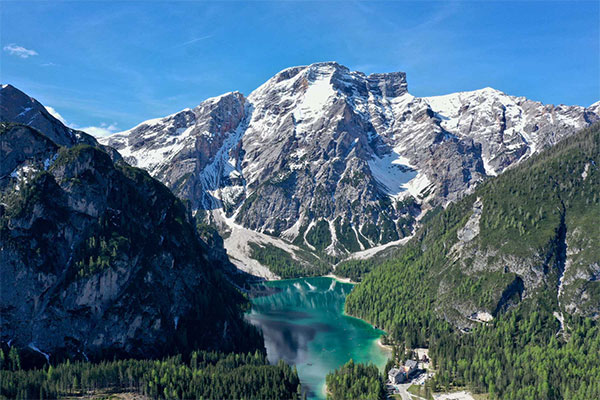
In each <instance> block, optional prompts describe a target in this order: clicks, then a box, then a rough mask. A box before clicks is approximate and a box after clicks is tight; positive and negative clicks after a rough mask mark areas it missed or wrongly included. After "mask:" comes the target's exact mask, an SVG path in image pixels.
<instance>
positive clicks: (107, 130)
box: [78, 122, 119, 137]
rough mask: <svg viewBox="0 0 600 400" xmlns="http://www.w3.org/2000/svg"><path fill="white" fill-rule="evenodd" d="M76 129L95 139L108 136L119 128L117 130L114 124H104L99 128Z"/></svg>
mask: <svg viewBox="0 0 600 400" xmlns="http://www.w3.org/2000/svg"><path fill="white" fill-rule="evenodd" d="M78 129H79V130H82V131H84V132H86V133H89V134H90V135H92V136H95V137H104V136H110V135H112V134H113V133H115V132H118V131H119V128H117V124H116V123H112V124H107V123H106V122H103V123H101V124H100V126H86V127H84V128H78Z"/></svg>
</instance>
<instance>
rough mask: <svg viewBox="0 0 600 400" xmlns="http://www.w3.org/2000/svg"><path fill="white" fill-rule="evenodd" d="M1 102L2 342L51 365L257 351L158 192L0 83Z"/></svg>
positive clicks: (182, 211) (179, 212)
mask: <svg viewBox="0 0 600 400" xmlns="http://www.w3.org/2000/svg"><path fill="white" fill-rule="evenodd" d="M0 104H2V109H1V113H0V117H1V120H2V121H3V122H0V159H1V160H2V163H0V260H1V262H0V286H1V287H2V290H1V291H0V311H1V314H2V319H1V327H0V332H1V333H0V335H1V336H0V339H1V341H2V342H3V343H9V345H10V346H13V347H15V346H16V347H18V348H21V349H29V353H30V358H31V357H33V358H35V354H37V357H38V359H39V358H41V359H42V360H43V357H46V358H47V359H51V360H52V361H53V362H54V361H57V360H60V359H61V358H63V357H71V358H73V357H75V358H79V359H88V358H89V359H91V360H97V359H106V358H112V357H113V356H118V357H136V358H154V357H160V356H164V355H166V354H173V353H177V352H181V353H184V354H186V353H188V352H189V351H190V350H192V349H209V350H224V351H234V350H236V351H252V352H253V351H254V350H256V349H258V350H261V351H264V350H263V349H264V345H263V343H262V338H261V336H260V335H259V333H258V332H257V331H256V330H255V329H254V328H253V327H251V326H250V325H248V324H247V323H245V322H244V321H243V318H242V309H243V308H244V307H246V305H247V300H245V299H244V297H243V296H242V295H241V294H240V293H239V292H238V290H236V289H235V288H234V287H233V286H232V285H231V284H230V283H229V281H228V280H227V279H226V278H225V276H224V273H225V272H226V270H227V268H228V264H227V262H226V260H224V259H223V257H224V254H223V252H222V251H219V249H218V248H217V249H214V248H211V247H209V245H207V244H206V243H205V242H203V241H202V240H201V239H200V238H199V236H198V234H197V233H196V229H195V227H194V222H193V221H192V220H191V218H190V216H189V215H188V212H187V210H186V208H185V206H184V205H183V204H182V202H181V201H180V200H178V199H177V198H176V197H175V196H174V195H173V194H172V193H171V192H170V190H169V189H168V188H167V187H166V186H164V185H163V184H162V183H160V182H159V181H157V180H155V179H153V178H152V177H150V175H148V173H147V172H146V171H144V170H141V169H138V168H134V167H131V166H129V165H128V164H126V163H125V162H124V161H123V160H122V159H121V158H120V156H118V154H117V153H116V152H114V150H111V151H108V150H105V149H104V148H103V147H102V146H101V145H99V144H98V143H97V142H96V141H95V139H93V138H92V137H90V136H88V135H86V134H84V133H80V132H77V131H74V130H72V129H69V128H67V127H65V126H64V125H62V124H61V123H60V121H58V120H56V119H54V118H53V117H52V116H50V115H49V114H48V113H47V111H46V110H45V108H44V107H43V106H41V104H39V103H38V102H37V101H35V100H33V99H31V98H29V97H28V96H26V95H25V94H24V93H22V92H20V91H18V90H17V89H15V88H13V87H11V86H3V87H2V90H1V91H0ZM24 106H27V107H25V108H26V109H27V110H26V111H23V113H24V114H22V113H16V111H18V110H19V109H21V108H22V107H24ZM23 115H26V117H25V118H24V119H23ZM6 121H10V122H6ZM27 123H31V125H27ZM111 156H112V158H111ZM215 243H216V242H215ZM211 245H214V243H212V244H211Z"/></svg>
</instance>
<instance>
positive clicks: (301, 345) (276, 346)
mask: <svg viewBox="0 0 600 400" xmlns="http://www.w3.org/2000/svg"><path fill="white" fill-rule="evenodd" d="M265 285H266V286H268V287H272V288H276V289H277V290H278V291H277V292H276V293H274V294H271V295H268V296H262V297H256V298H254V299H252V309H251V311H250V312H249V313H247V314H246V318H247V319H248V321H250V322H251V323H252V324H254V325H255V326H258V327H259V328H260V329H262V331H263V334H264V337H265V346H266V348H267V356H268V359H269V362H271V363H276V362H277V361H278V360H281V359H283V360H284V361H286V362H287V363H289V364H290V365H296V368H297V369H298V375H299V376H300V381H301V383H302V387H303V390H304V391H306V392H307V394H308V397H309V398H314V399H322V398H325V391H324V389H325V376H326V375H327V373H328V372H330V371H332V370H334V369H335V368H338V367H340V366H341V365H343V364H345V363H346V362H347V361H349V360H350V359H353V360H354V361H355V362H365V363H366V362H372V363H374V364H375V365H377V366H378V367H379V368H380V369H383V367H384V366H385V363H386V361H387V359H388V357H389V356H390V354H389V353H388V352H387V351H385V350H384V349H382V348H381V347H380V346H378V345H377V339H378V338H379V337H380V336H381V334H382V333H383V332H382V331H379V330H376V329H374V328H373V327H372V326H371V325H370V324H368V323H366V322H364V321H362V320H359V319H357V318H352V317H349V316H347V315H344V302H345V299H346V296H347V295H348V294H349V293H350V291H351V290H352V286H353V285H351V284H348V283H341V282H339V281H336V280H333V279H331V278H326V277H317V278H302V279H288V280H281V281H271V282H266V283H265Z"/></svg>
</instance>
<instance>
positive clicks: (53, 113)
mask: <svg viewBox="0 0 600 400" xmlns="http://www.w3.org/2000/svg"><path fill="white" fill-rule="evenodd" d="M45 107H46V111H48V112H49V113H50V115H52V116H53V117H54V118H56V119H57V120H59V121H60V122H62V123H63V124H65V125H69V124H68V123H67V120H66V119H64V118H63V116H62V115H60V114H59V113H58V111H56V110H55V109H54V107H50V106H45Z"/></svg>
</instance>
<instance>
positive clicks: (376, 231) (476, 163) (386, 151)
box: [101, 62, 600, 266]
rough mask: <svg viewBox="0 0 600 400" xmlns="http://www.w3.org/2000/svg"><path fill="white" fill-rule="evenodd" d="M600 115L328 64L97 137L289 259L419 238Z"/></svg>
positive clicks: (228, 227)
mask: <svg viewBox="0 0 600 400" xmlns="http://www.w3.org/2000/svg"><path fill="white" fill-rule="evenodd" d="M599 118H600V117H599V116H598V114H597V107H594V106H592V107H590V108H588V109H585V108H583V107H578V106H551V105H543V104H541V103H538V102H534V101H531V100H527V99H525V98H522V97H513V96H509V95H506V94H504V93H502V92H500V91H497V90H494V89H490V88H486V89H482V90H478V91H473V92H463V93H456V94H450V95H446V96H438V97H428V98H418V97H414V96H412V95H411V94H410V93H409V92H408V87H407V81H406V75H405V74H404V73H389V74H372V75H368V76H367V75H365V74H363V73H360V72H355V71H350V70H349V69H348V68H346V67H344V66H341V65H339V64H337V63H333V62H329V63H317V64H313V65H309V66H303V67H293V68H289V69H286V70H283V71H282V72H280V73H278V74H277V75H275V76H274V77H273V78H271V79H270V80H269V81H267V82H266V83H265V84H263V85H262V86H260V87H259V88H257V89H256V90H255V91H254V92H252V93H251V94H250V95H249V96H248V97H247V98H244V97H243V96H242V95H241V94H239V93H230V94H226V95H224V96H221V97H218V98H214V99H209V100H207V101H206V102H204V103H202V104H200V105H199V106H198V107H196V108H195V109H193V110H184V111H182V112H180V113H177V114H174V115H172V116H169V117H166V118H163V119H158V120H151V121H147V122H144V123H142V124H140V125H139V126H138V127H136V128H133V129H132V130H130V131H126V132H123V133H119V134H115V135H113V136H111V137H109V138H105V139H101V142H102V143H103V144H107V145H110V146H114V147H115V148H116V149H117V150H119V151H120V152H121V153H122V154H123V155H124V156H125V157H126V158H127V159H128V160H130V161H131V162H132V163H136V165H138V166H140V167H142V168H146V169H147V170H148V171H149V172H150V173H151V174H152V175H153V176H155V177H157V178H159V179H160V180H161V181H162V182H164V183H165V184H167V185H168V186H169V187H170V188H171V189H172V190H174V192H175V193H176V194H177V195H178V196H180V197H181V198H184V199H186V200H189V201H190V203H191V206H192V209H193V210H194V211H195V212H197V211H199V212H200V214H202V215H206V216H207V220H209V221H211V222H212V223H214V224H215V225H217V226H219V227H220V229H221V232H223V233H224V234H225V235H228V234H230V233H231V234H232V235H233V237H237V235H236V229H237V230H239V229H242V228H244V229H249V230H251V231H253V232H255V233H256V234H255V235H254V237H257V238H259V239H256V240H259V241H262V242H264V243H266V242H272V241H273V239H272V237H275V239H276V240H275V243H276V246H278V247H280V248H282V249H285V250H286V251H287V252H288V253H289V254H290V256H291V257H296V258H301V257H299V256H298V254H299V251H300V250H299V249H304V250H307V251H310V252H313V253H314V254H329V255H336V256H338V257H339V256H342V257H343V256H344V255H347V254H349V253H356V252H359V251H361V250H365V249H368V248H372V247H374V246H378V245H381V244H386V243H389V242H394V241H398V240H399V239H401V238H403V237H405V236H407V235H410V234H411V233H412V231H413V229H414V226H415V219H416V218H418V217H419V215H420V213H421V212H422V211H423V210H427V209H429V208H430V207H433V206H436V205H439V204H447V203H448V202H450V201H454V200H457V199H459V198H461V197H462V196H464V195H465V194H468V193H471V192H472V191H473V189H474V188H475V187H476V186H477V185H478V184H479V183H480V182H482V181H483V180H484V178H486V177H488V176H494V175H497V174H499V173H501V172H502V171H504V170H505V169H506V168H508V167H510V166H512V165H515V164H517V163H519V162H522V161H523V160H525V159H527V158H529V157H530V156H531V155H533V154H536V153H537V152H539V151H541V150H543V149H545V148H548V147H549V146H552V145H553V144H555V143H556V142H557V141H559V140H560V139H562V138H564V137H566V136H568V135H570V134H572V133H573V132H574V131H576V130H577V129H580V128H582V127H585V126H587V125H589V124H591V123H593V122H594V121H597V120H598V119H599ZM205 211H208V212H206V213H205ZM265 234H266V235H269V236H266V235H265ZM292 243H293V244H292ZM293 245H295V246H297V247H298V248H295V247H290V246H293ZM226 246H229V249H231V250H232V251H233V248H234V247H239V246H237V245H234V244H232V243H231V241H228V240H227V239H226ZM232 254H233V253H232ZM235 254H237V255H238V256H239V257H242V256H244V254H239V252H238V253H235ZM246 256H247V254H246ZM243 264H244V263H240V265H241V266H243ZM245 264H247V263H245Z"/></svg>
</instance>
